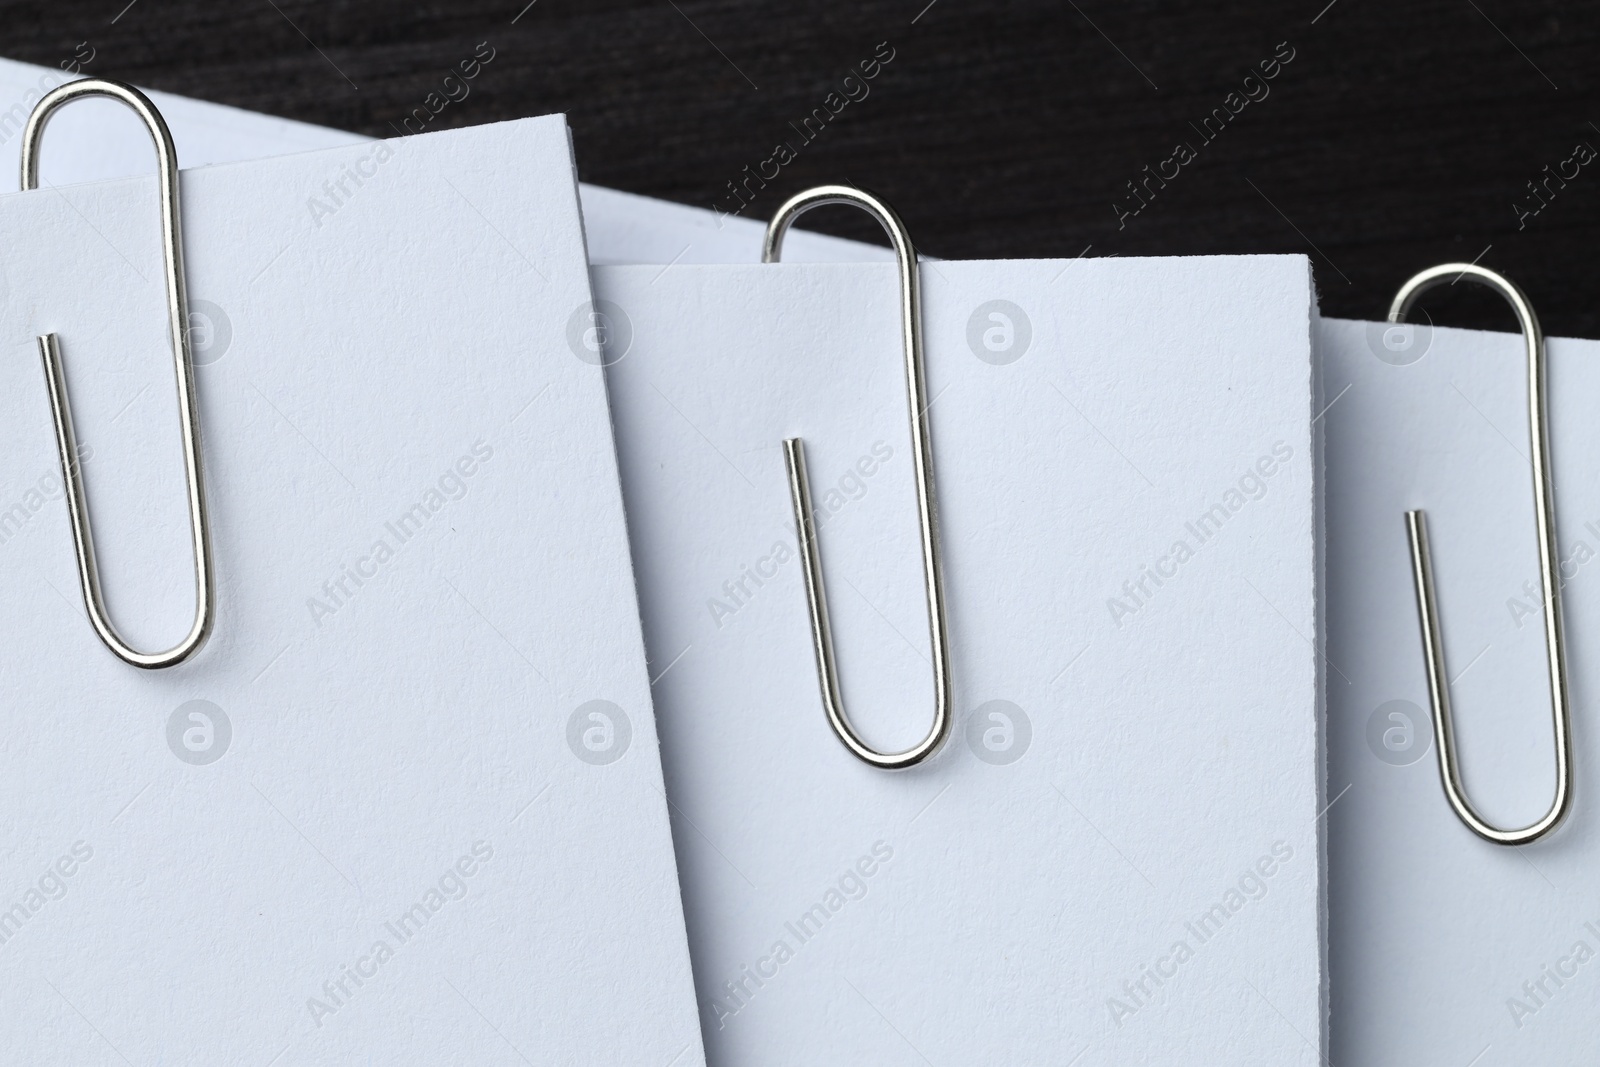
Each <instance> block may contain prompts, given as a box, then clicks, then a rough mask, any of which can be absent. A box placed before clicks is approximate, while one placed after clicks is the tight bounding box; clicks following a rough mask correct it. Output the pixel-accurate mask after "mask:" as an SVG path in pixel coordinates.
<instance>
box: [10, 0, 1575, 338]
mask: <svg viewBox="0 0 1600 1067" xmlns="http://www.w3.org/2000/svg"><path fill="white" fill-rule="evenodd" d="M526 2H527V0H505V2H488V0H449V2H445V0H434V2H431V3H385V2H382V0H320V2H316V3H313V2H310V0H227V2H218V0H134V2H133V3H132V4H128V5H127V6H126V7H125V6H124V4H127V0H46V2H26V3H24V2H0V25H3V26H4V27H5V37H4V41H5V45H4V47H3V49H0V52H3V53H4V54H5V55H8V56H10V57H12V58H16V59H22V60H27V61H31V62H35V63H41V64H47V65H51V66H55V65H58V64H60V63H63V62H71V61H72V60H73V59H74V57H75V56H78V57H82V56H87V55H92V56H93V59H92V61H91V62H90V63H89V65H88V67H87V70H88V71H89V72H90V73H96V74H103V75H106V76H111V77H119V78H123V79H126V80H130V81H134V82H137V83H140V84H143V85H146V86H150V87H153V88H157V89H166V90H170V91H173V92H177V93H183V94H187V95H190V96H195V97H200V98H203V99H207V100H214V101H219V102H223V103H228V104H234V105H237V106H240V107H245V108H251V109H254V110H259V111H266V112H271V113H274V114H279V115H286V116H290V117H293V118H297V119H303V120H306V121H309V122H315V123H321V124H324V125H329V126H337V127H342V128H345V129H349V130H356V131H359V132H362V133H367V134H374V135H385V134H393V133H394V132H396V131H397V130H398V131H401V132H405V131H414V130H417V129H423V128H426V129H443V128H447V127H452V126H460V125H473V124H477V123H482V122H488V121H492V120H496V119H504V118H512V117H517V116H522V115H530V114H538V113H544V112H551V111H564V112H566V113H567V114H568V115H569V116H570V118H571V122H572V125H573V128H574V130H575V137H576V142H577V147H578V153H579V166H580V169H581V172H582V176H583V177H584V178H585V179H586V180H588V181H592V182H596V183H599V184H603V185H609V186H613V187H616V188H619V189H626V190H630V191H633V192H639V193H648V194H651V195H654V196H661V197H667V198H669V199H673V200H678V201H681V202H683V203H687V204H695V205H699V206H703V207H713V206H714V207H717V208H719V209H720V210H724V211H734V210H742V211H743V212H744V213H745V214H747V215H750V216H754V217H758V218H766V217H767V216H768V215H770V213H771V210H772V208H773V207H774V206H775V205H776V204H777V203H779V202H780V201H781V200H782V199H783V198H784V197H786V196H787V195H789V194H790V193H792V192H794V191H796V190H798V189H801V188H804V187H806V186H808V185H813V184H817V183H820V182H825V181H845V182H850V183H854V184H857V185H860V186H862V187H864V188H869V189H872V190H874V191H875V192H878V193H879V194H881V195H883V196H884V197H886V198H887V199H888V200H889V202H890V203H892V204H894V205H896V207H897V208H898V209H899V211H900V213H901V214H902V215H903V216H904V217H905V219H906V221H907V223H908V224H909V225H910V227H911V229H912V232H913V234H914V235H915V236H916V239H917V242H918V244H919V246H920V247H921V248H922V249H923V250H924V251H926V252H928V253H930V254H933V255H938V256H944V257H974V256H1007V257H1037V256H1076V255H1079V254H1087V255H1091V256H1107V255H1124V256H1128V255H1154V254H1180V253H1182V254H1195V253H1232V252H1304V253H1307V254H1308V255H1310V256H1311V258H1312V260H1313V262H1314V263H1315V265H1316V271H1317V277H1318V282H1319V285H1320V288H1321V292H1322V300H1323V308H1324V311H1325V312H1326V313H1328V314H1332V315H1345V316H1352V317H1355V316H1360V317H1380V316H1381V315H1382V313H1383V312H1384V310H1385V309H1386V307H1387V304H1388V300H1389V297H1390V295H1391V293H1392V292H1393V290H1394V288H1395V287H1396V286H1397V285H1398V284H1399V283H1400V282H1401V281H1402V280H1404V279H1405V278H1406V277H1407V276H1409V275H1410V274H1411V273H1412V272H1414V271H1415V270H1417V269H1420V268H1422V267H1425V266H1428V265H1431V264H1433V263H1436V262H1440V261H1443V260H1452V259H1454V260H1477V261H1479V262H1481V263H1483V264H1485V265H1487V266H1491V267H1494V268H1496V269H1498V270H1502V271H1504V272H1506V273H1508V274H1509V275H1510V276H1511V277H1513V278H1514V279H1516V280H1517V281H1518V282H1519V283H1521V285H1522V286H1523V287H1524V288H1525V289H1526V290H1527V291H1528V293H1529V294H1530V296H1531V297H1532V298H1533V301H1534V303H1535V306H1536V307H1537V308H1538V310H1539V312H1540V314H1541V316H1542V318H1543V319H1544V322H1545V325H1546V327H1547V328H1548V329H1549V330H1550V331H1551V332H1554V333H1564V334H1576V335H1579V336H1587V337H1600V302H1597V300H1596V299H1595V297H1594V295H1593V294H1594V293H1595V292H1596V289H1597V287H1600V256H1597V255H1596V254H1595V249H1594V239H1595V237H1596V235H1597V233H1600V158H1597V157H1596V149H1600V126H1597V125H1596V123H1600V108H1595V107H1593V106H1592V105H1593V103H1594V97H1595V86H1596V75H1595V74H1592V73H1591V71H1597V70H1600V8H1597V7H1596V6H1595V5H1593V4H1586V5H1584V4H1578V3H1561V2H1556V0H1518V2H1512V0H1421V2H1414V3H1404V2H1401V3H1395V2H1389V3H1378V2H1377V0H1333V2H1332V3H1329V2H1328V0H1288V2H1285V0H1241V2H1235V3H1232V4H1227V5H1201V4H1175V3H1165V4H1163V3H1156V2H1152V0H1076V2H1075V0H1048V2H1047V0H1013V2H1010V3H975V2H972V0H934V2H933V3H931V4H930V3H928V0H813V2H810V3H794V2H787V3H771V2H769V3H761V4H757V3H745V4H737V3H731V2H728V0H589V2H584V3H579V2H576V0H536V2H534V3H532V4H528V6H526V7H524V6H523V5H524V4H525V3H526ZM485 60H487V62H485ZM463 64H465V66H463ZM468 70H470V71H472V76H471V77H470V78H468V77H465V76H464V73H463V72H464V71H468ZM833 210H835V211H837V212H838V213H837V214H834V215H828V214H826V213H822V214H819V216H817V217H816V220H815V222H814V223H813V221H812V219H808V220H807V222H808V224H814V225H818V226H820V227H821V228H824V229H832V230H833V232H837V233H842V234H846V235H849V236H857V237H869V236H872V233H871V230H872V228H873V226H872V223H871V222H870V221H868V220H864V219H859V218H856V217H852V216H850V215H849V214H847V213H844V212H843V211H840V210H838V209H833ZM1465 288H1466V287H1464V286H1463V287H1457V291H1455V292H1452V293H1449V294H1447V295H1445V296H1441V297H1430V298H1429V306H1430V310H1431V312H1432V314H1433V316H1434V318H1435V320H1436V321H1443V322H1449V323H1452V324H1460V325H1494V326H1505V327H1506V328H1510V325H1511V321H1512V320H1511V318H1510V314H1509V312H1507V311H1506V310H1505V309H1503V308H1501V307H1497V306H1495V300H1494V298H1492V297H1490V296H1488V295H1486V294H1483V293H1481V292H1480V293H1463V292H1461V291H1460V290H1464V289H1465Z"/></svg>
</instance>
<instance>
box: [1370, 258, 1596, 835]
mask: <svg viewBox="0 0 1600 1067" xmlns="http://www.w3.org/2000/svg"><path fill="white" fill-rule="evenodd" d="M1457 278H1470V279H1472V280H1473V281H1476V282H1479V283H1481V284H1483V285H1487V286H1488V287H1489V288H1491V289H1493V290H1495V291H1496V292H1497V293H1499V294H1500V295H1501V296H1503V297H1505V299H1506V302H1507V303H1509V304H1510V305H1511V309H1512V310H1513V311H1514V312H1516V315H1517V321H1518V322H1519V323H1520V324H1521V326H1522V339H1523V342H1524V344H1525V345H1526V346H1527V357H1528V419H1529V429H1528V438H1529V442H1530V444H1531V447H1532V449H1533V509H1534V520H1535V526H1536V528H1537V530H1538V533H1539V580H1540V582H1541V583H1542V585H1543V591H1544V637H1545V648H1546V649H1547V652H1548V660H1549V666H1550V703H1551V716H1552V718H1553V720H1554V725H1555V742H1556V795H1555V799H1554V800H1553V801H1552V802H1551V804H1550V810H1549V811H1547V812H1545V813H1544V815H1543V816H1542V817H1541V818H1540V819H1539V820H1538V821H1537V822H1534V823H1532V824H1531V825H1528V826H1525V827H1522V828H1521V829H1518V830H1502V829H1500V828H1498V827H1495V826H1491V825H1489V824H1488V823H1487V822H1485V821H1484V819H1483V817H1482V816H1480V815H1479V814H1478V813H1477V811H1475V810H1474V809H1473V807H1472V802H1471V801H1470V800H1468V799H1467V795H1466V790H1465V789H1464V788H1463V787H1462V785H1461V764H1460V761H1459V759H1458V758H1457V756H1456V738H1455V726H1454V723H1453V720H1452V716H1451V711H1450V676H1449V674H1448V673H1446V671H1445V665H1444V638H1443V636H1441V634H1440V629H1439V606H1438V603H1437V601H1436V600H1435V598H1434V591H1433V557H1432V553H1431V552H1430V551H1429V548H1428V522H1427V516H1426V515H1425V514H1424V513H1423V512H1422V511H1421V510H1420V509H1418V510H1416V511H1408V512H1406V528H1407V529H1408V530H1409V532H1410V535H1411V565H1412V574H1413V577H1414V578H1415V580H1416V588H1417V612H1418V615H1419V616H1420V618H1421V622H1422V644H1423V651H1424V653H1425V655H1426V658H1427V661H1428V693H1429V696H1430V697H1431V699H1432V702H1433V725H1434V732H1435V733H1436V734H1438V737H1439V777H1440V780H1441V781H1442V782H1443V783H1444V794H1445V796H1446V797H1447V798H1448V799H1449V801H1450V806H1451V807H1452V808H1454V809H1455V813H1456V815H1457V816H1459V817H1460V819H1461V821H1462V822H1464V823H1466V824H1467V827H1468V828H1469V829H1471V830H1472V832H1473V833H1475V834H1477V835H1478V836H1479V837H1482V838H1484V839H1485V840H1487V841H1492V842H1494V843H1495V844H1497V845H1525V844H1527V843H1528V842H1530V841H1536V840H1538V839H1539V838H1541V837H1543V836H1544V835H1545V834H1547V833H1549V832H1550V831H1551V830H1554V829H1555V828H1556V827H1557V826H1559V825H1560V824H1561V820H1562V819H1564V818H1566V815H1567V810H1568V809H1569V808H1570V807H1571V805H1572V742H1571V738H1570V733H1571V729H1572V725H1571V712H1570V710H1569V694H1568V692H1567V668H1566V642H1565V639H1564V638H1563V636H1562V632H1561V583H1560V575H1559V574H1558V573H1557V570H1556V568H1557V560H1558V558H1559V557H1558V556H1557V554H1556V522H1555V506H1554V502H1553V500H1552V496H1551V490H1550V441H1549V435H1548V433H1547V431H1546V421H1547V420H1546V414H1545V366H1544V358H1545V352H1544V334H1543V332H1542V331H1541V330H1540V329H1539V319H1538V317H1537V316H1536V315H1534V313H1533V307H1532V306H1531V305H1530V304H1529V303H1528V298H1527V297H1526V296H1525V295H1524V294H1523V292H1522V290H1521V289H1518V288H1517V287H1516V285H1515V284H1513V283H1512V282H1511V281H1510V280H1509V279H1508V278H1505V277H1504V276H1502V275H1499V274H1496V273H1495V272H1494V271H1492V270H1487V269H1485V268H1483V267H1479V266H1475V265H1473V264H1470V263H1446V264H1443V265H1441V266H1437V267H1433V268H1431V269H1429V270H1425V271H1423V272H1422V273H1421V274H1418V275H1417V276H1416V277H1414V278H1412V279H1411V280H1410V281H1408V282H1406V283H1405V285H1403V286H1401V287H1400V292H1399V293H1397V294H1396V295H1395V298H1394V303H1393V304H1392V305H1391V306H1390V308H1389V321H1390V322H1404V321H1405V316H1406V312H1407V311H1408V310H1410V308H1411V306H1412V304H1413V303H1414V302H1415V301H1416V299H1417V297H1418V296H1420V295H1421V294H1423V293H1425V292H1427V291H1428V290H1429V289H1432V288H1433V287H1435V286H1437V285H1442V284H1446V283H1449V282H1453V281H1454V280H1455V279H1457Z"/></svg>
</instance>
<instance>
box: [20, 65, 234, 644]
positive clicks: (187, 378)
mask: <svg viewBox="0 0 1600 1067" xmlns="http://www.w3.org/2000/svg"><path fill="white" fill-rule="evenodd" d="M86 96H108V97H110V98H111V99H113V100H119V101H121V102H122V103H124V104H126V105H128V107H130V108H132V109H133V111H134V112H135V113H136V114H137V115H138V116H139V118H140V119H142V120H143V121H144V124H145V128H146V129H147V130H149V131H150V137H151V139H152V140H153V141H154V142H155V149H156V175H157V178H158V179H159V182H160V187H161V238H162V243H163V246H164V250H165V255H164V257H163V258H164V261H165V266H166V275H167V317H168V320H169V322H170V325H171V330H172V358H173V363H174V369H175V370H176V371H177V377H178V414H179V417H180V419H181V421H182V430H183V462H184V469H185V474H186V475H187V478H188V486H189V529H190V532H191V533H192V535H193V539H194V546H193V547H194V561H195V575H194V584H195V613H194V623H193V625H192V626H190V628H189V634H188V636H187V637H185V638H184V639H183V640H182V641H180V642H178V644H176V645H174V646H173V647H172V648H169V649H167V650H166V651H165V652H140V651H138V650H137V649H135V648H133V647H131V646H130V645H129V644H128V643H127V642H126V641H124V640H123V639H122V637H121V635H120V634H118V633H117V630H116V627H115V626H114V625H112V622H111V619H110V617H109V615H108V614H107V612H106V607H105V598H104V596H103V594H102V593H101V591H100V569H99V567H98V566H97V565H96V563H95V553H94V535H93V533H92V532H91V531H90V528H89V507H88V502H87V501H86V500H85V499H84V490H83V475H82V472H81V471H80V469H79V467H78V462H77V455H78V442H77V435H76V434H75V433H74V432H73V428H72V405H71V403H70V401H69V400H68V398H67V382H66V376H65V374H64V372H63V370H62V366H61V345H60V342H59V341H58V340H57V339H56V335H55V334H53V333H49V334H44V335H42V336H41V337H40V338H39V355H40V357H41V358H42V359H43V360H44V371H45V380H46V382H47V383H48V385H49V389H50V408H51V411H52V412H53V413H54V414H55V421H56V445H57V447H58V448H59V450H60V452H61V473H62V480H63V483H64V484H65V486H66V496H67V511H68V513H69V515H70V516H71V519H72V540H73V543H74V545H75V547H76V549H77V557H78V579H79V581H80V583H81V584H82V586H83V602H84V606H85V607H87V608H88V611H89V622H90V625H92V626H93V627H94V631H95V633H97V634H99V635H100V640H102V641H104V642H105V644H106V647H107V648H109V649H111V651H112V652H113V653H115V654H116V656H117V657H118V658H119V659H121V660H123V661H124V662H126V663H130V664H132V665H133V666H135V667H144V668H147V669H156V668H160V667H172V666H175V665H177V664H179V663H182V662H183V661H184V660H186V659H188V658H189V657H190V656H192V655H194V654H195V653H196V652H197V651H199V649H200V646H202V645H203V644H205V641H206V638H207V637H208V636H210V634H211V627H212V623H213V622H214V621H215V618H216V604H215V589H214V586H213V579H212V573H211V535H210V527H209V523H208V521H207V516H206V494H205V482H204V479H203V477H202V470H201V462H200V423H199V414H198V412H197V410H196V408H195V402H194V370H193V361H192V359H191V357H190V351H189V297H188V293H187V291H186V288H185V285H184V276H183V233H182V220H181V219H180V217H179V210H178V162H177V152H176V150H175V149H174V148H173V145H172V134H171V132H170V131H168V129H167V124H166V122H165V121H164V120H163V119H162V118H161V113H160V112H159V111H157V110H156V107H155V105H154V104H152V103H151V102H150V99H149V98H148V97H146V96H145V95H144V94H143V93H141V92H140V91H139V90H137V89H135V88H134V87H133V86H131V85H124V84H123V83H121V82H115V81H108V80H106V79H103V78H85V79H82V80H81V81H73V82H68V83H66V84H65V85H62V86H58V87H57V88H55V89H53V90H51V91H50V92H48V93H46V94H45V95H44V97H43V98H42V99H41V100H40V101H39V103H38V104H37V105H36V106H35V107H34V109H33V114H32V115H30V116H28V125H27V127H26V129H25V130H24V131H23V136H22V188H23V191H24V192H26V191H28V190H30V189H37V188H38V187H39V143H40V140H41V139H42V138H43V136H44V129H45V126H46V124H48V123H49V121H50V118H51V116H52V115H54V114H55V113H56V111H57V110H58V109H60V108H61V107H62V106H63V105H64V104H67V103H69V102H71V101H73V100H77V99H79V98H81V97H86Z"/></svg>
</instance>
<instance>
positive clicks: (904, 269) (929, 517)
mask: <svg viewBox="0 0 1600 1067" xmlns="http://www.w3.org/2000/svg"><path fill="white" fill-rule="evenodd" d="M826 204H847V205H849V206H851V207H858V208H861V209H862V210H863V211H865V212H867V213H868V214H870V215H872V216H873V217H874V218H876V219H877V220H878V222H879V223H880V224H881V225H882V226H883V229H884V232H885V233H887V234H888V235H889V241H890V243H891V244H893V245H894V251H895V257H896V259H897V260H898V261H899V267H900V319H901V324H902V327H903V330H904V336H905V360H906V385H907V390H908V393H909V402H910V408H911V452H912V456H913V460H914V462H915V465H916V486H917V518H918V522H919V524H920V526H921V533H922V565H923V574H924V586H925V589H926V592H927V600H928V635H929V642H930V645H931V649H932V652H933V700H934V706H933V726H932V728H931V729H930V730H929V731H928V734H927V736H926V737H924V738H923V739H922V740H921V741H919V742H918V743H917V744H916V745H914V746H913V747H911V748H908V749H906V750H905V751H904V752H895V753H883V752H878V751H876V750H875V749H873V748H871V747H870V746H868V745H867V744H866V742H864V741H862V740H861V738H860V737H859V736H858V735H857V734H856V732H855V729H854V728H853V727H851V725H850V720H849V719H848V718H847V717H846V716H845V714H844V702H843V700H842V699H841V697H840V694H839V669H838V665H837V664H836V663H835V661H834V656H833V632H832V629H831V628H830V626H829V623H828V600H827V593H826V591H825V589H824V586H823V578H822V556H821V552H820V550H819V549H818V546H817V528H816V518H815V511H814V510H813V508H812V505H811V483H810V479H809V478H808V477H807V475H806V450H805V442H804V441H803V440H802V439H800V438H798V437H791V438H789V439H788V440H786V441H784V442H783V455H784V460H785V462H786V463H787V465H788V468H789V492H790V497H791V498H792V500H793V503H794V516H795V525H796V526H797V527H798V528H799V532H800V552H801V557H802V559H803V560H804V563H805V586H806V602H807V604H808V606H809V608H810V612H811V637H812V644H813V646H814V649H815V651H816V656H817V674H818V679H819V681H820V683H821V687H822V703H823V707H824V709H825V710H826V711H827V713H828V722H829V723H830V724H831V725H832V727H833V732H834V733H836V734H837V735H838V736H839V740H841V741H843V742H844V744H845V747H846V748H848V749H849V750H850V751H851V752H853V753H855V755H856V756H857V757H858V758H859V759H861V760H863V761H864V762H866V763H869V764H871V765H872V766H874V767H878V768H881V769H883V770H900V769H903V768H906V767H912V766H915V765H916V764H918V763H921V762H922V761H923V760H925V759H927V758H928V757H929V756H931V755H932V754H933V753H934V752H936V751H938V749H939V746H940V745H941V744H943V743H944V739H945V737H946V736H947V735H948V734H949V732H950V653H949V649H948V648H947V642H946V636H945V618H944V577H943V573H942V568H941V566H940V562H939V527H938V520H937V511H936V508H935V505H934V492H933V449H932V447H931V445H930V444H929V439H928V400H927V383H926V382H925V380H924V376H923V370H922V300H921V291H920V287H919V285H918V280H917V251H916V249H915V248H914V247H912V244H911V235H910V233H908V232H907V231H906V227H905V223H903V222H901V221H900V217H899V216H898V215H896V214H895V213H894V211H893V210H892V209H891V208H890V207H889V206H888V205H887V204H885V203H884V202H883V201H881V200H879V199H878V198H877V197H875V196H872V195H870V194H868V193H864V192H862V191H861V190H859V189H853V188H850V187H849V186H843V185H819V186H817V187H816V188H814V189H808V190H806V191H805V192H803V193H799V194H797V195H795V196H793V197H791V198H790V199H789V200H788V201H786V202H785V203H784V204H783V205H782V206H781V207H779V208H778V212H777V214H776V215H774V216H773V218H772V222H771V223H769V224H768V226H767V236H766V241H765V244H764V247H763V248H762V252H761V261H762V262H763V263H775V262H777V260H778V256H779V254H780V253H781V252H782V250H783V238H784V235H785V234H786V233H788V231H789V227H790V226H791V225H792V224H793V223H794V221H795V220H796V219H797V218H799V217H800V216H801V215H803V214H805V213H806V212H807V211H810V210H811V209H812V208H814V207H822V206H823V205H826Z"/></svg>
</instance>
